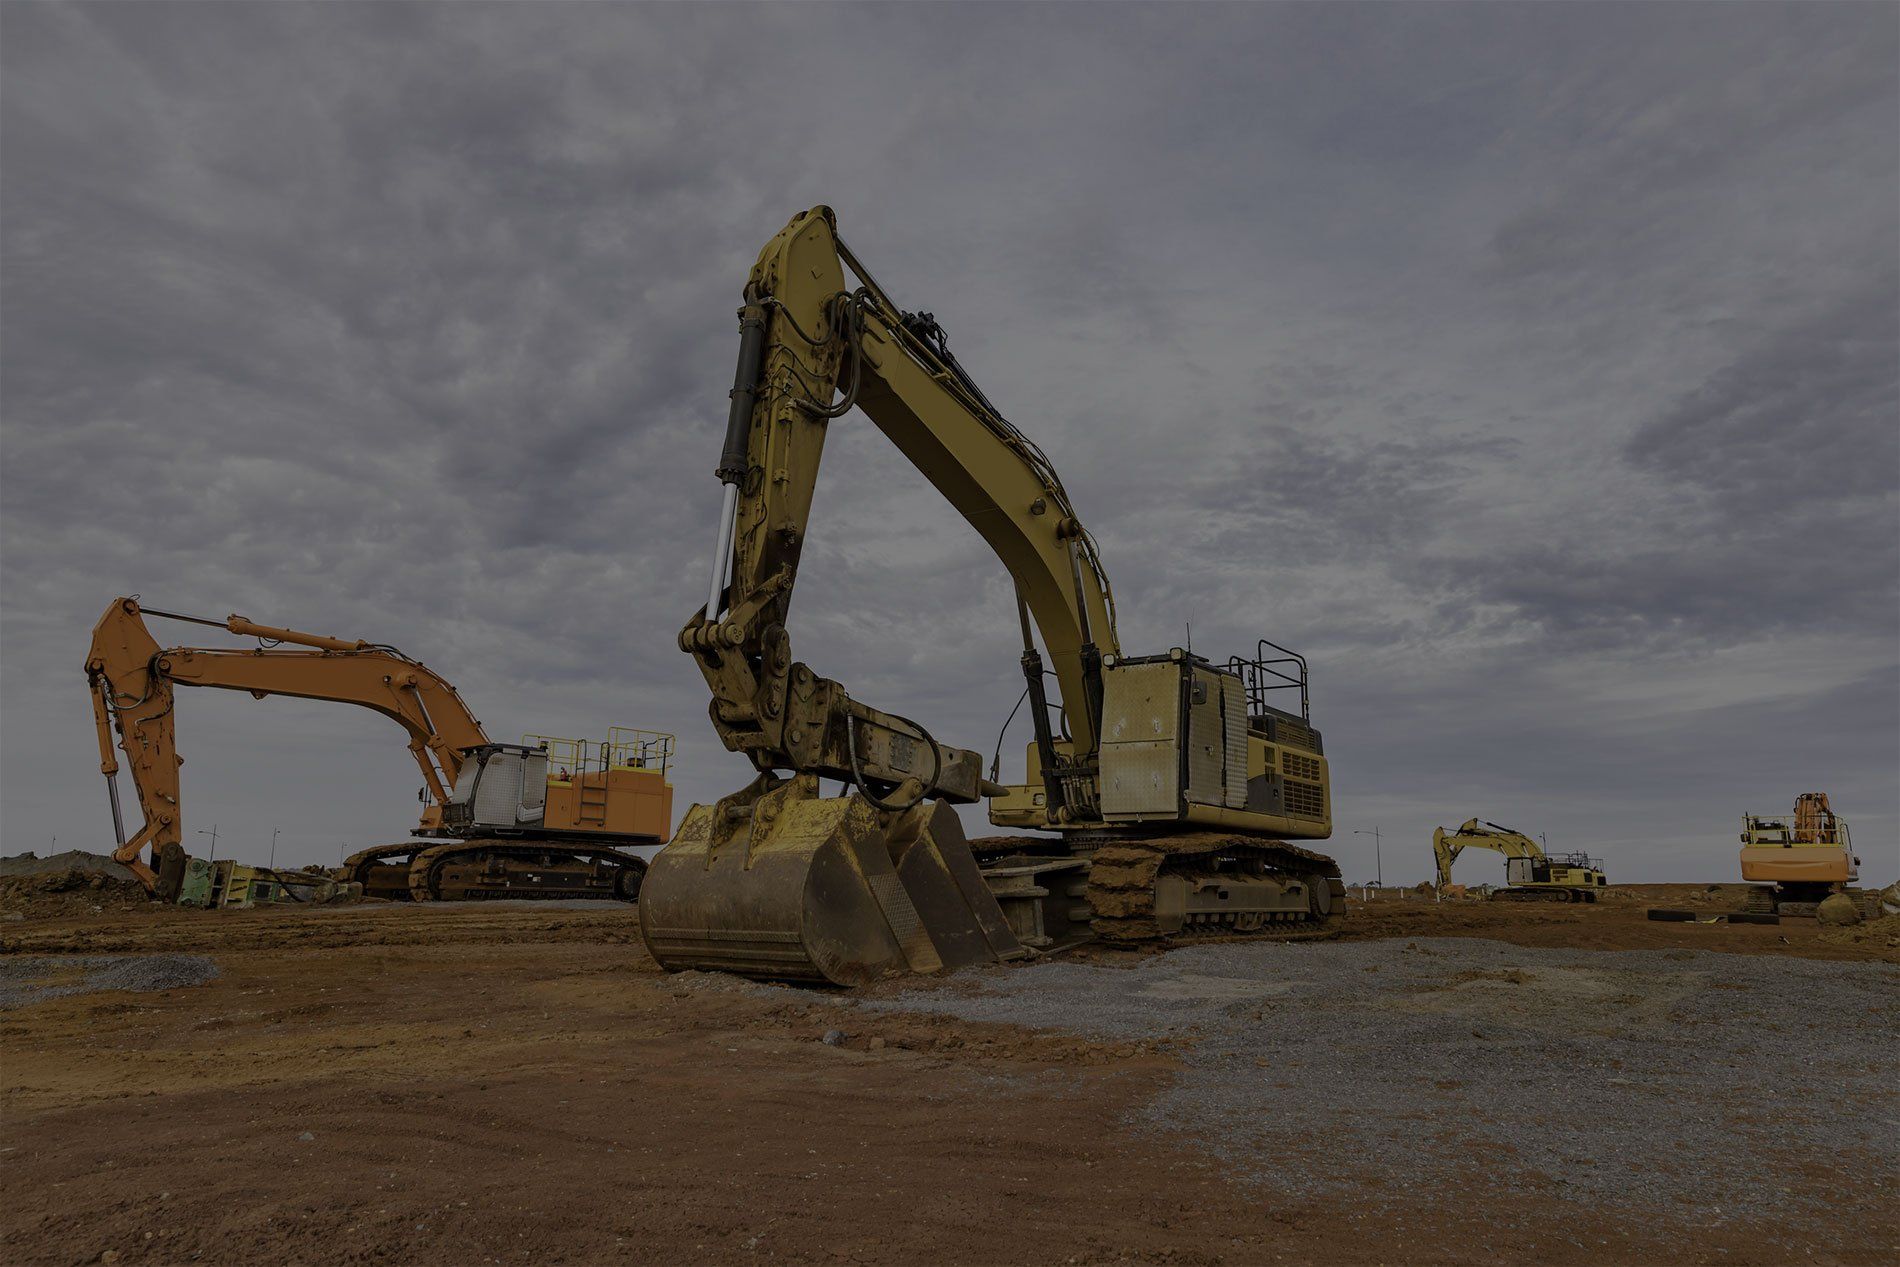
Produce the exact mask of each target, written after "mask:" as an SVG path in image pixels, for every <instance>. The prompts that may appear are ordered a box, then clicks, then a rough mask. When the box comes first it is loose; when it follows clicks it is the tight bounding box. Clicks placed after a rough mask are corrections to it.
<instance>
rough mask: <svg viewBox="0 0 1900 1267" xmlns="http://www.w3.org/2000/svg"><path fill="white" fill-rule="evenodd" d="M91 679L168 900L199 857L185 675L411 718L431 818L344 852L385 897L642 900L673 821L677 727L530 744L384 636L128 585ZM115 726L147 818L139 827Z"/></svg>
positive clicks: (133, 837)
mask: <svg viewBox="0 0 1900 1267" xmlns="http://www.w3.org/2000/svg"><path fill="white" fill-rule="evenodd" d="M147 615H151V616H162V617H165V618H166V619H169V620H179V621H185V622H188V623H191V624H199V625H209V626H212V627H213V628H218V629H223V630H226V631H228V632H230V633H234V634H238V635H240V636H246V637H252V638H255V639H257V645H256V646H255V647H169V648H162V647H160V646H159V644H158V642H157V640H156V639H154V638H153V637H152V635H151V632H150V631H149V630H148V629H147V628H146V625H145V619H144V617H145V616H147ZM86 678H87V681H88V682H89V683H90V685H91V688H92V702H93V716H94V720H95V722H96V724H97V727H98V734H99V768H100V771H101V772H102V773H103V774H104V775H105V778H106V788H107V791H108V792H109V794H110V798H111V802H112V826H113V834H114V839H115V840H116V841H117V849H116V850H115V852H114V855H113V856H114V857H115V858H116V859H117V860H118V861H119V862H121V863H123V864H124V865H125V866H127V867H129V868H131V870H132V872H133V873H134V874H135V875H137V876H138V877H139V879H140V880H141V881H142V882H143V883H144V884H145V886H146V887H147V888H148V889H151V890H152V891H153V892H155V893H156V894H157V895H158V896H160V897H162V898H166V899H167V900H169V899H171V898H174V897H176V896H177V893H178V888H179V885H180V883H181V882H182V878H183V875H184V871H185V866H186V862H187V859H186V856H185V851H184V845H183V832H184V828H183V822H184V814H183V809H182V805H181V802H180V787H179V777H178V767H179V766H180V765H181V764H183V761H184V758H182V757H180V756H179V755H178V746H177V741H176V735H175V732H174V725H173V720H172V716H173V693H174V692H173V688H174V687H176V686H208V687H217V688H220V689H224V690H234V691H249V692H250V693H251V694H252V695H253V696H255V697H257V698H258V699H264V698H265V697H267V696H271V695H288V696H293V697H296V698H300V699H317V700H334V701H336V702H338V703H344V704H355V705H357V706H359V707H362V708H368V709H371V710H373V711H375V712H378V713H381V714H383V715H384V716H385V717H388V718H390V719H392V720H393V721H395V722H397V723H398V724H399V725H401V726H402V728H403V729H404V730H405V731H407V732H408V734H409V752H410V754H411V755H412V756H413V757H414V758H415V761H416V765H417V767H418V768H419V769H420V770H421V771H422V780H423V788H422V793H421V799H422V801H423V804H424V809H423V813H422V820H421V822H420V823H419V824H418V825H417V827H416V830H415V833H414V835H413V836H412V837H411V838H410V839H409V840H407V841H403V842H400V843H395V844H389V845H381V846H377V847H375V848H371V849H365V850H363V851H362V852H360V853H357V854H355V855H353V856H351V857H350V858H349V859H347V860H346V861H345V862H344V864H343V865H344V869H345V871H346V873H347V876H346V878H348V879H350V880H354V881H356V882H358V883H360V884H362V885H363V888H364V892H365V893H367V894H368V895H370V896H372V897H383V898H394V899H409V900H415V901H431V900H467V899H477V898H522V897H548V898H555V897H559V898H576V897H598V898H618V899H620V900H623V901H632V900H633V899H634V898H635V896H636V895H637V894H638V893H639V890H640V884H641V881H642V880H643V878H644V877H645V874H646V863H645V861H644V860H643V859H642V858H640V857H639V856H638V855H636V854H633V853H630V852H628V850H629V849H630V848H634V847H638V846H643V845H658V844H662V843H664V842H665V840H666V838H667V835H668V829H669V827H670V825H671V823H672V812H673V788H672V785H671V784H670V783H669V782H668V781H667V768H668V763H669V761H670V760H671V757H672V753H673V736H671V735H667V734H662V733H659V732H657V731H643V730H632V729H628V728H623V727H615V728H613V729H612V730H610V731H609V733H608V738H607V739H606V740H605V741H604V742H582V741H578V740H568V739H556V738H552V737H548V736H543V735H529V736H526V737H525V738H524V740H523V742H521V743H519V744H505V743H494V742H492V741H490V739H489V737H488V734H487V732H486V731H484V730H483V729H482V724H481V723H480V722H479V721H477V720H476V718H475V715H474V714H473V713H472V712H470V711H469V708H468V706H467V705H466V704H464V703H463V702H462V698H461V696H460V695H458V694H457V693H456V690H455V688H454V687H453V686H451V685H450V684H449V683H448V682H447V681H446V680H444V679H443V678H442V676H441V675H440V674H438V673H436V672H434V671H433V670H431V669H430V668H429V667H428V666H427V665H424V664H423V663H422V662H421V661H419V660H415V659H412V658H411V657H409V656H407V655H404V654H403V653H402V652H401V651H399V650H397V649H396V648H395V647H392V646H388V645H385V644H381V643H372V642H366V641H362V640H349V639H343V638H326V637H323V636H321V635H318V634H308V633H300V632H298V631H297V630H294V629H280V628H276V627H274V626H270V625H260V624H258V623H256V622H255V621H251V620H247V619H245V618H244V617H242V616H231V617H228V618H227V619H225V620H210V619H206V618H204V617H201V616H185V615H180V614H178V613H175V612H163V611H158V610H156V609H152V608H141V607H140V605H139V602H138V600H137V599H136V598H120V599H117V600H115V601H114V602H113V603H112V605H111V606H110V607H108V608H106V611H105V614H104V615H103V616H101V617H100V619H99V623H98V624H97V625H96V626H95V627H94V628H93V631H92V649H91V652H90V654H89V655H88V656H87V659H86ZM115 731H116V732H117V737H118V745H117V746H118V747H119V748H121V749H123V750H124V752H125V755H126V757H127V759H128V760H129V762H130V764H131V767H132V782H133V784H134V785H135V786H136V788H137V789H138V797H139V807H140V809H141V810H142V811H143V813H144V818H145V821H144V823H143V824H142V825H141V826H140V827H139V829H138V830H137V831H135V832H132V833H131V834H129V835H128V834H127V832H126V830H125V820H124V815H123V813H122V812H121V809H120V805H119V791H118V770H119V762H118V758H117V756H116V755H115V753H114V751H113V748H114V744H113V736H114V732H115ZM148 850H149V854H150V860H149V861H147V859H146V857H145V855H146V853H147V851H148Z"/></svg>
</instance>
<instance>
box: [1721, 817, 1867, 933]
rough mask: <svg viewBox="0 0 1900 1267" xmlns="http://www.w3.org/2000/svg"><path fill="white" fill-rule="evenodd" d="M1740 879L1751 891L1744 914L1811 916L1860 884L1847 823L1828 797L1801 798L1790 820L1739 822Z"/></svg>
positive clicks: (1780, 818) (1746, 900)
mask: <svg viewBox="0 0 1900 1267" xmlns="http://www.w3.org/2000/svg"><path fill="white" fill-rule="evenodd" d="M1741 864H1742V879H1744V880H1747V881H1749V882H1750V883H1751V884H1752V885H1753V886H1754V887H1752V888H1750V889H1749V891H1748V896H1747V898H1746V899H1744V901H1743V906H1742V909H1743V910H1744V911H1747V912H1750V913H1753V914H1760V915H1769V914H1774V915H1795V916H1800V915H1813V914H1814V913H1815V911H1816V910H1818V909H1819V908H1820V905H1821V903H1822V902H1824V901H1826V900H1827V898H1828V896H1829V895H1830V894H1834V893H1845V892H1846V891H1847V886H1848V885H1850V884H1852V883H1853V882H1854V881H1855V880H1858V879H1859V878H1860V859H1859V858H1856V857H1855V856H1854V846H1853V841H1852V838H1851V837H1850V836H1849V835H1848V831H1847V823H1846V821H1845V820H1843V819H1841V818H1839V817H1837V816H1836V815H1835V813H1834V810H1833V808H1832V807H1831V806H1829V804H1828V801H1827V793H1826V792H1803V793H1801V795H1800V796H1798V797H1796V798H1795V802H1794V814H1793V816H1792V817H1791V818H1784V817H1781V816H1779V815H1778V816H1776V817H1774V818H1764V817H1762V816H1761V815H1758V814H1744V815H1743V816H1742V853H1741Z"/></svg>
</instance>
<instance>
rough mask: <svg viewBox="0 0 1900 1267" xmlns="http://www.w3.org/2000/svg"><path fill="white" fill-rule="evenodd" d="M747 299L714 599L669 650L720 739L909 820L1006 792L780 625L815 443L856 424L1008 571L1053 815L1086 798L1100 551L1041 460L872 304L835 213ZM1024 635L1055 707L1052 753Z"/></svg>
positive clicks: (1100, 639)
mask: <svg viewBox="0 0 1900 1267" xmlns="http://www.w3.org/2000/svg"><path fill="white" fill-rule="evenodd" d="M847 266H848V267H849V269H850V271H851V273H852V274H854V275H855V279H856V283H857V284H856V286H855V287H848V286H847V282H846V277H845V270H846V267H847ZM745 300H746V302H745V307H744V308H743V309H741V311H740V332H741V339H740V354H739V365H738V371H737V374H736V376H735V381H734V387H733V391H732V393H731V411H730V414H729V417H728V421H727V431H726V441H725V447H724V450H723V452H722V455H721V459H720V464H719V467H718V475H719V478H720V480H721V481H722V482H723V484H724V485H725V488H724V500H723V505H722V507H721V515H720V524H719V534H718V540H717V544H716V549H715V556H714V564H713V569H712V579H711V585H710V587H709V594H708V598H707V602H706V605H705V607H704V608H703V609H702V610H701V611H699V612H697V613H695V615H694V616H693V618H692V619H691V620H690V621H689V622H688V624H687V626H686V628H685V629H684V630H683V631H682V633H681V636H680V643H681V646H682V648H683V649H684V650H686V651H688V652H690V653H691V654H692V655H693V656H694V657H695V659H696V660H697V661H698V663H699V666H700V668H701V671H702V672H703V673H704V675H705V677H706V681H707V683H708V685H709V686H710V687H711V688H712V694H713V702H712V719H713V724H714V726H715V728H716V729H717V731H718V733H719V735H720V738H721V739H722V740H723V741H724V743H725V744H726V746H727V747H728V748H730V749H732V750H733V751H738V752H744V753H746V754H747V755H748V756H749V757H750V758H751V759H752V761H753V763H754V764H755V765H756V766H757V767H758V768H759V769H761V770H764V771H770V770H774V769H789V770H792V771H796V772H799V773H806V774H815V775H823V776H826V777H831V778H838V779H844V780H849V781H851V782H853V783H855V784H856V785H857V786H858V787H859V788H860V790H862V791H864V792H865V794H866V795H867V796H868V797H870V798H872V800H873V803H875V804H880V805H882V804H887V802H884V801H883V800H882V799H881V797H882V795H890V794H891V793H890V792H889V789H891V788H894V787H897V786H900V785H908V786H909V788H910V794H909V796H908V797H907V798H905V799H907V800H908V801H909V802H910V803H911V804H916V803H917V802H919V801H921V800H922V799H923V798H924V797H925V796H931V797H937V798H941V799H944V800H950V801H955V802H969V801H974V800H976V799H977V798H978V797H979V796H981V795H983V794H984V793H985V792H986V791H994V790H1000V789H996V788H995V785H991V784H986V783H985V781H984V780H983V778H982V766H981V758H980V756H979V755H978V754H977V753H974V752H971V751H968V750H964V749H956V748H948V747H945V746H943V745H941V744H939V743H937V742H936V740H935V739H934V738H933V737H931V736H930V735H929V733H928V732H926V731H925V730H923V728H922V727H920V726H918V725H917V724H916V723H914V722H910V721H908V720H906V719H904V718H901V717H897V716H896V715H894V714H889V713H884V712H881V711H879V710H877V709H874V708H871V707H869V706H867V705H864V704H861V703H859V702H858V701H856V700H854V699H852V698H851V697H850V695H849V694H847V693H846V691H845V690H844V688H843V687H842V686H841V685H840V684H838V683H837V682H834V681H831V680H829V679H826V678H822V677H819V676H818V675H817V674H815V673H814V672H813V671H812V670H811V669H810V668H809V667H808V666H807V665H805V664H803V663H801V662H798V661H795V660H794V659H793V658H792V652H791V640H790V636H789V635H788V634H787V632H786V620H787V615H788V612H789V609H790V606H791V598H792V592H793V587H794V585H795V583H796V581H797V575H798V565H799V559H800V555H801V552H802V549H803V546H804V543H805V539H806V536H807V533H808V524H809V520H810V515H811V505H812V494H813V489H814V487H815V485H816V482H817V478H818V467H819V460H820V457H821V455H822V453H823V447H824V440H825V433H826V431H827V430H828V428H829V426H830V424H831V421H832V420H833V419H834V418H837V417H840V416H842V415H843V414H844V413H845V412H846V411H847V410H849V409H851V408H853V407H854V406H855V407H856V408H858V409H860V410H862V411H863V412H864V414H865V415H866V416H867V417H869V418H870V419H871V421H872V422H873V423H874V424H875V425H876V426H877V427H878V429H879V430H880V431H882V432H883V433H884V434H885V435H886V436H887V437H889V439H890V440H891V442H892V443H893V444H895V445H896V446H897V448H898V449H899V451H900V452H902V453H903V454H904V456H905V457H906V458H907V459H909V461H910V462H911V464H912V465H913V466H915V467H916V468H917V470H918V471H919V472H920V473H921V474H922V475H923V476H924V478H925V479H927V480H928V481H929V482H930V483H931V485H932V486H933V487H935V488H936V489H937V490H938V491H939V492H941V493H942V494H943V495H944V497H945V498H946V499H947V500H948V501H949V502H950V504H951V505H952V506H954V507H955V508H956V509H957V510H958V512H959V513H961V514H962V515H963V517H964V518H965V519H966V520H967V521H968V522H969V523H970V525H971V526H972V527H973V528H975V529H976V531H977V532H978V534H980V535H981V536H982V538H983V539H984V541H985V542H986V543H987V544H988V545H989V546H990V548H991V549H992V550H993V551H994V552H995V554H996V556H997V557H998V558H999V559H1000V560H1001V561H1002V562H1003V565H1004V566H1005V567H1006V568H1007V569H1008V571H1009V573H1010V576H1011V578H1012V579H1013V580H1014V582H1015V586H1016V595H1017V600H1018V607H1019V615H1020V616H1021V623H1022V629H1023V635H1024V652H1023V656H1024V659H1023V667H1024V672H1025V674H1026V676H1027V677H1028V682H1029V691H1030V694H1031V695H1032V697H1034V698H1033V703H1034V705H1035V707H1034V708H1033V710H1032V720H1033V721H1034V722H1035V724H1036V727H1037V746H1038V752H1039V753H1040V756H1041V761H1042V766H1043V769H1042V775H1043V779H1044V782H1045V785H1046V786H1048V787H1049V790H1050V797H1049V803H1050V805H1051V806H1052V807H1054V806H1060V805H1062V804H1064V803H1065V802H1066V801H1067V800H1069V799H1073V798H1075V797H1077V796H1079V795H1082V794H1083V793H1082V792H1081V789H1080V787H1079V786H1078V784H1079V783H1080V780H1079V779H1076V778H1075V777H1074V776H1075V775H1076V773H1077V767H1080V766H1086V765H1087V764H1088V763H1089V762H1090V760H1091V757H1092V754H1093V753H1094V752H1095V750H1096V747H1097V744H1098V735H1099V726H1100V717H1101V693H1102V692H1101V665H1102V659H1103V657H1104V656H1105V655H1114V654H1116V653H1117V651H1118V650H1119V648H1118V646H1117V643H1116V635H1115V615H1114V602H1113V598H1112V596H1111V592H1110V589H1109V586H1108V581H1107V578H1106V576H1105V575H1104V573H1103V571H1102V567H1101V563H1100V560H1099V558H1098V556H1097V554H1096V550H1095V545H1094V542H1093V540H1092V539H1091V538H1090V537H1089V535H1088V533H1087V532H1086V531H1085V530H1084V529H1083V527H1082V525H1081V523H1080V521H1079V520H1078V519H1077V518H1076V515H1075V511H1074V508H1073V506H1072V505H1071V504H1070V501H1069V498H1068V494H1067V492H1066V491H1065V490H1064V489H1063V487H1062V482H1061V480H1060V479H1059V478H1058V477H1057V475H1056V473H1055V470H1054V469H1053V467H1051V465H1050V464H1049V461H1048V459H1047V458H1046V457H1045V456H1044V455H1043V454H1042V452H1041V451H1040V450H1039V449H1038V448H1037V447H1036V446H1035V444H1034V443H1033V442H1031V441H1030V440H1029V439H1028V438H1027V437H1025V436H1024V435H1023V434H1022V433H1021V432H1020V431H1018V430H1017V429H1016V428H1015V427H1014V426H1012V425H1011V424H1010V423H1009V422H1008V421H1007V420H1006V419H1004V418H1003V417H1002V415H1001V414H1000V413H998V412H997V411H996V409H995V408H994V407H993V406H991V405H990V403H989V401H988V400H987V399H985V398H984V396H983V394H982V392H981V391H980V390H979V389H978V388H977V387H976V385H975V384H974V382H972V381H971V380H970V378H969V376H968V375H967V374H965V373H964V372H963V371H962V368H961V367H960V366H959V365H958V364H957V362H956V359H955V357H954V356H953V355H951V353H950V351H949V348H948V345H947V342H946V341H945V339H944V337H943V333H942V330H941V328H940V327H938V326H937V325H936V323H935V322H934V321H933V320H932V319H931V318H930V316H929V314H927V313H925V314H911V313H906V312H903V311H902V310H900V309H899V308H898V307H897V306H896V305H895V304H894V303H893V302H892V301H891V300H890V298H889V297H888V296H887V295H886V294H885V293H884V292H883V290H882V289H881V288H879V287H878V285H877V283H876V282H875V281H874V280H873V279H872V278H871V276H870V274H869V273H868V272H867V271H866V270H865V268H864V267H863V266H862V265H861V264H859V263H858V262H857V261H856V259H855V258H854V257H853V256H852V255H851V253H850V251H849V250H848V249H847V248H846V247H845V245H844V243H843V242H842V241H840V240H839V238H838V235H837V229H836V222H835V219H834V217H833V215H832V212H831V209H830V208H828V207H816V208H813V209H812V210H811V211H808V212H803V213H801V214H800V215H798V216H796V217H794V218H793V220H792V222H791V223H790V224H788V225H787V226H786V227H785V228H784V230H782V231H781V232H780V233H779V234H778V235H777V236H776V237H774V238H773V239H772V240H771V241H770V242H769V243H767V244H766V247H765V249H764V250H763V251H762V252H761V253H760V256H759V260H758V263H757V264H756V265H755V266H754V267H753V270H752V273H751V276H750V278H749V279H748V281H747V284H746V288H745ZM1032 619H1033V622H1034V625H1035V629H1036V630H1037V631H1039V632H1040V634H1041V636H1042V644H1043V646H1045V647H1046V648H1047V649H1048V652H1049V661H1050V665H1049V667H1050V668H1051V669H1053V672H1054V675H1055V678H1056V681H1057V683H1058V687H1059V690H1060V693H1061V700H1062V702H1063V704H1064V706H1065V709H1064V712H1065V717H1066V722H1067V728H1068V732H1069V733H1068V742H1067V743H1065V744H1063V745H1062V747H1061V750H1060V751H1059V750H1058V746H1057V743H1056V737H1055V736H1054V734H1053V733H1052V728H1051V725H1050V723H1049V720H1048V711H1047V707H1046V701H1045V700H1044V699H1043V698H1042V690H1043V678H1044V667H1043V663H1042V660H1041V656H1040V653H1039V652H1038V651H1037V649H1036V645H1035V640H1034V638H1033V637H1032V635H1031V629H1030V624H1031V621H1032ZM1065 783H1066V784H1068V785H1069V786H1068V789H1067V791H1066V792H1065Z"/></svg>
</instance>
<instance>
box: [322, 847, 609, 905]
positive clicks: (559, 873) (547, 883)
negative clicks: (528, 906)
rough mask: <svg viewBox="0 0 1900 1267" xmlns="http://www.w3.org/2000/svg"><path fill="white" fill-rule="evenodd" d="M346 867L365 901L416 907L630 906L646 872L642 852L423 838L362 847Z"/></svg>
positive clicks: (347, 860)
mask: <svg viewBox="0 0 1900 1267" xmlns="http://www.w3.org/2000/svg"><path fill="white" fill-rule="evenodd" d="M343 866H344V869H345V870H346V871H347V872H348V874H349V878H350V879H352V880H355V881H356V882H358V883H359V884H361V885H362V886H363V893H364V895H365V896H367V897H379V898H386V899H389V900H392V901H412V902H474V901H482V900H495V899H509V900H519V899H524V898H526V899H534V898H544V899H546V898H565V899H573V898H595V899H599V900H603V901H619V902H631V901H634V900H635V899H636V898H637V897H639V894H640V886H641V883H642V882H643V881H644V880H645V878H646V869H647V864H646V861H645V860H644V859H642V858H640V857H638V856H637V855H635V854H631V853H627V852H625V851H623V850H620V849H613V848H608V847H605V846H601V845H589V844H579V843H570V842H567V841H563V840H557V839H546V840H536V839H522V840H455V841H431V840H426V839H416V840H411V841H406V842H403V843H401V844H392V845H380V846H377V847H375V848H372V849H365V850H362V851H361V852H360V853H355V854H352V855H351V856H350V857H349V858H347V859H346V860H345V861H344V863H343Z"/></svg>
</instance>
